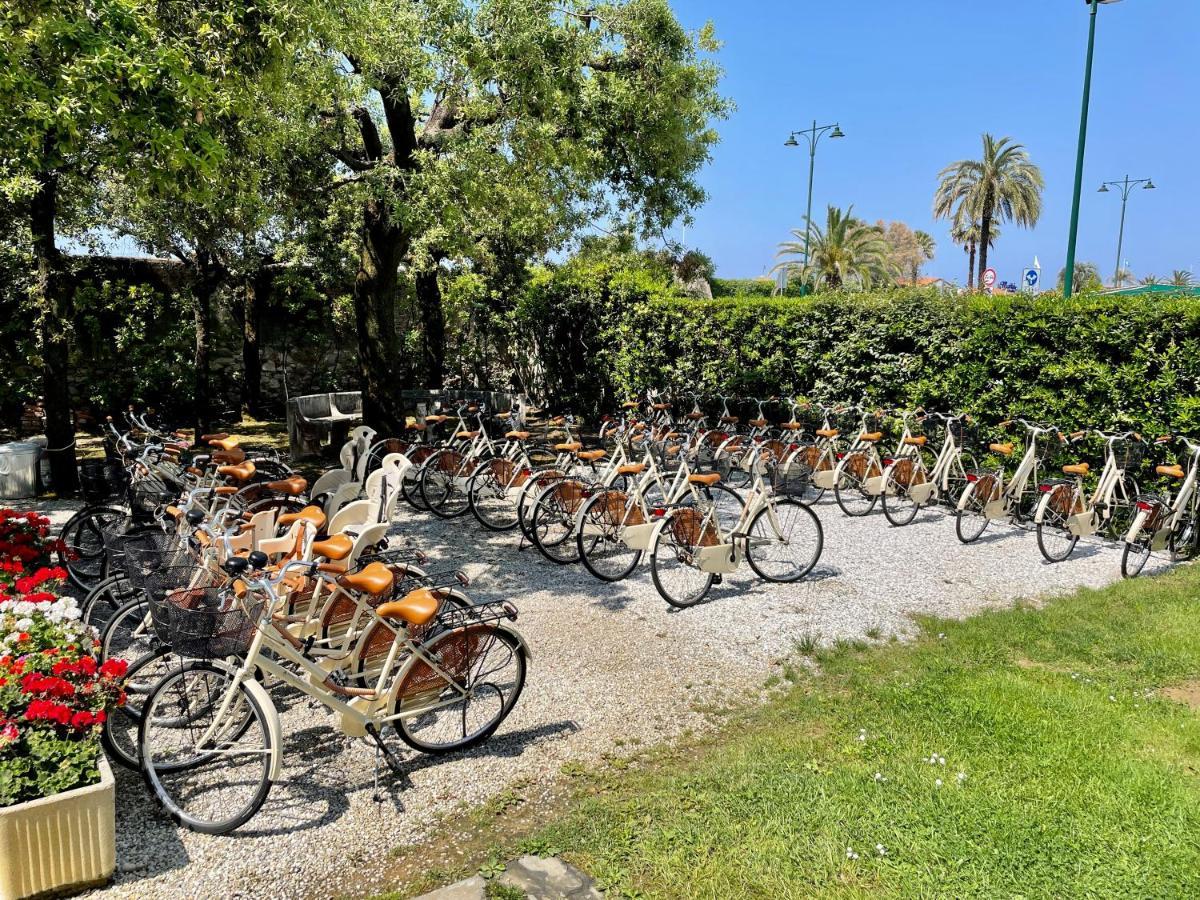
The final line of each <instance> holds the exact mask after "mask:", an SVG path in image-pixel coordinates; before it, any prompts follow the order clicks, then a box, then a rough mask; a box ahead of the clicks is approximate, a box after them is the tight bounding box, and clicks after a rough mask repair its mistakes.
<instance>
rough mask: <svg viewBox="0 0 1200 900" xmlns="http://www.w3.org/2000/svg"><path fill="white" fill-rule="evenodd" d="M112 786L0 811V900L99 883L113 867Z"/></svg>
mask: <svg viewBox="0 0 1200 900" xmlns="http://www.w3.org/2000/svg"><path fill="white" fill-rule="evenodd" d="M115 787H116V785H115V782H114V781H113V774H112V770H111V769H109V767H108V762H107V760H105V759H104V757H103V755H101V757H100V781H99V783H97V784H93V785H90V786H88V787H82V788H76V789H75V790H73V791H65V792H64V793H61V794H55V795H54V796H53V797H44V798H42V799H41V800H29V801H27V802H25V803H18V804H16V805H15V806H8V807H4V808H2V809H0V900H17V898H20V897H31V896H34V895H36V894H44V893H48V892H59V891H62V892H70V891H77V890H83V889H84V888H88V887H95V886H96V885H100V884H103V883H104V882H106V881H108V879H109V877H111V875H112V873H113V870H114V869H115V868H116V857H117V847H116V829H115V822H114V818H115V815H116V802H115Z"/></svg>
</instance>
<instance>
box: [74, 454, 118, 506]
mask: <svg viewBox="0 0 1200 900" xmlns="http://www.w3.org/2000/svg"><path fill="white" fill-rule="evenodd" d="M79 485H80V488H81V489H82V491H83V496H84V499H85V500H87V502H88V503H92V504H100V503H104V502H105V501H106V500H115V499H117V498H119V497H122V496H124V495H125V491H126V489H127V488H128V487H129V474H128V473H127V472H126V471H125V467H124V466H123V465H121V463H119V462H117V461H115V460H108V459H106V460H99V459H89V460H84V461H83V462H82V463H80V465H79Z"/></svg>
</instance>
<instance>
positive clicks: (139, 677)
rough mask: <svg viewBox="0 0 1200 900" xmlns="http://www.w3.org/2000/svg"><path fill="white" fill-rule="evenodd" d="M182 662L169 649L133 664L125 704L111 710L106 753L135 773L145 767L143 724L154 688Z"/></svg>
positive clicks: (127, 674)
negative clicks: (140, 746) (140, 747)
mask: <svg viewBox="0 0 1200 900" xmlns="http://www.w3.org/2000/svg"><path fill="white" fill-rule="evenodd" d="M180 662H181V660H180V659H179V657H178V656H175V655H174V654H173V653H171V651H170V649H169V648H166V647H162V648H159V649H158V650H155V651H154V652H152V653H148V654H146V655H145V656H142V657H140V658H138V659H135V660H133V661H132V662H130V664H129V668H128V669H127V670H126V672H125V681H124V685H123V689H124V691H125V703H124V704H122V705H121V706H118V707H115V708H113V709H111V710H109V712H108V716H107V717H106V718H105V720H104V726H103V727H102V728H101V731H100V741H101V743H102V744H103V745H104V750H105V752H106V753H108V756H109V758H110V759H113V760H115V761H116V762H117V763H118V764H119V765H122V766H124V767H125V768H127V769H134V770H137V769H138V768H139V767H140V766H141V754H140V752H139V750H138V729H139V728H140V727H141V724H142V707H143V706H144V705H145V702H146V697H147V696H149V694H150V691H151V690H152V689H153V688H154V686H155V685H156V684H158V682H159V681H161V680H162V679H163V677H164V676H166V675H167V673H168V672H170V671H171V669H173V668H175V667H177V666H178V665H179V664H180Z"/></svg>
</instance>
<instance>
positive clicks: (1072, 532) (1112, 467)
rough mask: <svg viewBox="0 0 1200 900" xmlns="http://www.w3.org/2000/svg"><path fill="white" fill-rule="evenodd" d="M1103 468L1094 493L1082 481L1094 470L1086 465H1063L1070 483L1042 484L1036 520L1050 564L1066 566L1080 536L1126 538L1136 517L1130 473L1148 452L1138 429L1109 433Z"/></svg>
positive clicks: (1040, 546) (1040, 547)
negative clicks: (1059, 563) (1056, 563)
mask: <svg viewBox="0 0 1200 900" xmlns="http://www.w3.org/2000/svg"><path fill="white" fill-rule="evenodd" d="M1093 433H1094V434H1095V435H1097V436H1098V437H1100V438H1102V439H1103V440H1104V445H1105V449H1104V468H1103V469H1102V470H1101V472H1100V476H1099V478H1098V479H1097V482H1096V487H1095V489H1094V490H1093V491H1092V492H1091V494H1089V493H1088V492H1087V490H1086V489H1085V487H1084V483H1083V480H1084V478H1086V477H1087V476H1088V475H1089V473H1090V470H1091V466H1090V465H1089V464H1088V463H1086V462H1079V463H1071V464H1069V465H1065V466H1063V467H1062V471H1063V474H1064V475H1069V476H1071V477H1070V479H1053V480H1050V481H1047V482H1044V483H1043V484H1041V485H1039V486H1038V490H1039V491H1041V493H1042V499H1041V502H1040V503H1039V504H1038V508H1037V513H1036V514H1035V515H1034V518H1033V521H1034V523H1035V524H1036V525H1037V543H1038V550H1040V551H1041V553H1042V556H1044V557H1045V558H1046V561H1047V562H1063V561H1064V560H1066V559H1067V558H1068V557H1070V555H1071V554H1072V553H1073V552H1074V550H1075V547H1076V545H1077V544H1078V543H1079V539H1080V538H1081V537H1090V536H1091V535H1093V534H1097V533H1099V532H1101V531H1103V532H1105V533H1106V534H1108V535H1109V536H1111V537H1118V536H1121V535H1124V534H1125V533H1126V531H1127V530H1128V529H1129V526H1130V524H1131V522H1132V519H1133V508H1134V503H1135V502H1136V500H1137V497H1138V485H1137V481H1135V480H1134V478H1133V476H1132V475H1130V474H1129V473H1130V472H1131V471H1132V470H1134V469H1136V468H1137V466H1138V465H1139V464H1140V463H1141V461H1142V455H1143V454H1144V453H1145V443H1144V442H1143V441H1142V439H1141V436H1140V435H1139V434H1137V433H1136V432H1133V431H1128V432H1125V433H1123V434H1120V433H1119V434H1105V433H1104V432H1103V431H1098V430H1096V431H1093Z"/></svg>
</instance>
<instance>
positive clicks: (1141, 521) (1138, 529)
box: [1125, 509, 1147, 544]
mask: <svg viewBox="0 0 1200 900" xmlns="http://www.w3.org/2000/svg"><path fill="white" fill-rule="evenodd" d="M1146 516H1147V513H1146V512H1145V510H1140V509H1139V510H1138V513H1137V515H1136V516H1134V517H1133V524H1132V525H1130V526H1129V531H1128V532H1127V533H1126V535H1125V543H1127V544H1133V543H1136V542H1137V539H1138V536H1139V535H1141V533H1142V526H1143V525H1145V524H1146Z"/></svg>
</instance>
